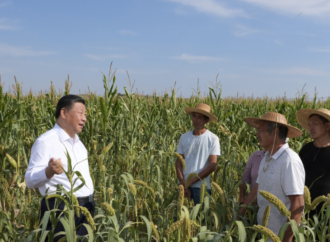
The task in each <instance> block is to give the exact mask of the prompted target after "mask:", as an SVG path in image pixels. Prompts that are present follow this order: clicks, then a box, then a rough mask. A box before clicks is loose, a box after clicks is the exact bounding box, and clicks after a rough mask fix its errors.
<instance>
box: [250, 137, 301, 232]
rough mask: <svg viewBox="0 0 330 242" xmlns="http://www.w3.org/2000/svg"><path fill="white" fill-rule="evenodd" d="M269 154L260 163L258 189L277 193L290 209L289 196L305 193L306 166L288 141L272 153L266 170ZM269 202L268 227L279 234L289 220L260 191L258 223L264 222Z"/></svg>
mask: <svg viewBox="0 0 330 242" xmlns="http://www.w3.org/2000/svg"><path fill="white" fill-rule="evenodd" d="M268 156H269V152H268V151H267V152H266V153H265V156H264V158H263V159H262V161H261V164H260V168H259V176H258V179H257V183H258V189H259V191H261V190H265V191H267V192H270V193H272V194H273V195H275V196H276V197H277V198H278V199H280V200H281V201H282V202H283V203H284V204H285V206H286V208H287V209H288V210H289V208H290V206H291V202H290V199H289V197H288V196H289V195H303V194H304V186H305V169H304V166H303V164H302V162H301V160H300V157H299V155H298V154H297V153H296V152H294V151H293V150H291V149H290V148H289V145H288V144H287V143H286V144H284V145H283V146H282V147H281V148H280V149H279V150H278V151H277V152H276V153H275V154H274V155H272V159H271V160H270V161H269V164H268V168H267V170H266V171H264V169H265V168H266V167H267V161H266V158H267V157H268ZM268 204H269V205H270V206H271V208H270V216H269V221H268V228H269V229H270V230H272V231H273V232H274V233H275V234H276V235H278V232H279V230H280V228H281V226H282V225H283V224H284V223H286V222H287V218H286V217H285V216H283V215H281V214H280V212H279V211H278V210H277V208H276V207H274V206H273V205H272V204H271V203H269V202H268V201H267V200H266V199H265V198H264V197H263V196H261V195H260V193H258V205H259V211H258V215H257V220H258V224H262V217H263V214H264V211H265V209H266V207H267V205H268Z"/></svg>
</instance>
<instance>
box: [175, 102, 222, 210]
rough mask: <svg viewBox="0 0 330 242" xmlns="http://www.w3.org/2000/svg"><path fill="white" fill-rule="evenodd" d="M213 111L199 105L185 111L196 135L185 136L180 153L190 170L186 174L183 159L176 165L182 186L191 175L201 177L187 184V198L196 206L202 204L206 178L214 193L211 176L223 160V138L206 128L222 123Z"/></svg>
mask: <svg viewBox="0 0 330 242" xmlns="http://www.w3.org/2000/svg"><path fill="white" fill-rule="evenodd" d="M210 111H211V107H210V106H209V105H207V104H203V103H199V104H197V106H196V107H195V108H185V112H186V113H188V114H190V115H191V120H192V124H193V126H194V130H193V131H188V132H187V133H185V134H183V135H181V138H180V141H179V146H178V150H177V153H179V154H181V155H182V156H183V158H184V159H185V163H186V169H185V170H183V169H182V166H181V163H180V159H179V158H178V159H177V161H176V173H177V177H178V180H179V184H182V185H183V186H184V187H185V186H186V179H187V176H188V175H189V174H190V173H197V174H198V177H194V178H192V179H191V180H190V182H189V184H187V189H185V196H186V197H187V198H192V199H193V200H194V204H198V203H200V187H201V184H202V181H201V180H203V179H204V178H205V179H206V182H207V190H208V192H209V193H211V186H210V177H209V175H210V174H211V173H212V172H213V171H214V170H215V168H216V165H217V157H218V156H220V143H219V138H218V137H217V136H216V135H215V134H213V133H212V132H211V131H209V130H207V129H206V128H205V125H206V124H207V123H208V122H215V121H217V120H218V118H217V117H216V116H214V115H213V114H211V113H210Z"/></svg>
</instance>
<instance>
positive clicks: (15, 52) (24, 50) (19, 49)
mask: <svg viewBox="0 0 330 242" xmlns="http://www.w3.org/2000/svg"><path fill="white" fill-rule="evenodd" d="M0 54H6V55H11V56H45V55H53V54H55V52H53V51H36V50H32V49H31V47H27V46H11V45H7V44H2V43H0Z"/></svg>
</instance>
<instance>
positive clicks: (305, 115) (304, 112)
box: [296, 108, 330, 131]
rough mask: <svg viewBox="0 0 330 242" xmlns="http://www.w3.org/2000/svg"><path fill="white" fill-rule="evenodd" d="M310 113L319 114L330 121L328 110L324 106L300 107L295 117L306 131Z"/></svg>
mask: <svg viewBox="0 0 330 242" xmlns="http://www.w3.org/2000/svg"><path fill="white" fill-rule="evenodd" d="M312 114H317V115H320V116H322V117H323V118H325V119H327V120H329V121H330V110H328V109H326V108H319V109H310V108H306V109H300V110H299V111H298V112H297V113H296V117H297V120H298V123H299V124H300V125H301V127H303V128H304V129H305V130H307V131H308V120H309V117H310V116H311V115H312Z"/></svg>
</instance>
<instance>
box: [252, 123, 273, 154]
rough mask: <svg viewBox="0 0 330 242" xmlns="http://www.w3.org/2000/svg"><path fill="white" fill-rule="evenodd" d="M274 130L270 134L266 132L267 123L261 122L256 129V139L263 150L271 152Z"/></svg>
mask: <svg viewBox="0 0 330 242" xmlns="http://www.w3.org/2000/svg"><path fill="white" fill-rule="evenodd" d="M274 135H275V129H273V130H272V132H270V133H269V132H268V130H267V123H266V122H261V123H260V124H259V127H258V128H257V135H256V136H257V139H258V141H259V145H260V146H261V147H263V148H264V149H265V150H268V151H271V149H272V146H273V142H274Z"/></svg>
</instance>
